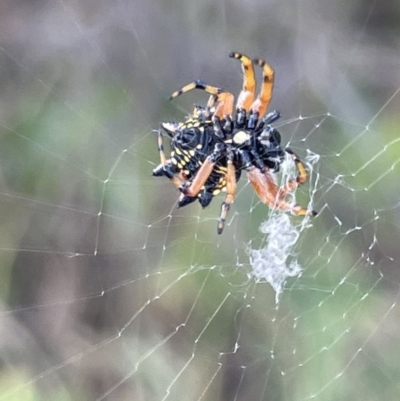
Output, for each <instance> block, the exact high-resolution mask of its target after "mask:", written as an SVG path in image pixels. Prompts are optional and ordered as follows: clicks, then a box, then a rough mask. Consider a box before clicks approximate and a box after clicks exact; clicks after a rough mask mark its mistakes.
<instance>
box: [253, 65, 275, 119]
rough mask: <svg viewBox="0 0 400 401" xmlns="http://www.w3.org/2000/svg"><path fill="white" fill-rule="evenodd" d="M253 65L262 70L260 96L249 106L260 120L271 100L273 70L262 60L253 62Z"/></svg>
mask: <svg viewBox="0 0 400 401" xmlns="http://www.w3.org/2000/svg"><path fill="white" fill-rule="evenodd" d="M254 63H255V64H257V65H259V66H260V67H261V68H262V69H263V82H262V84H261V90H260V94H259V95H258V97H257V99H256V100H255V101H254V102H253V104H252V105H251V111H252V112H253V113H258V117H259V118H261V117H262V116H263V115H264V114H265V112H266V111H267V108H268V105H269V103H270V102H271V98H272V89H273V87H274V70H273V69H272V67H271V66H270V65H269V64H267V63H266V62H265V61H264V60H258V59H256V60H254Z"/></svg>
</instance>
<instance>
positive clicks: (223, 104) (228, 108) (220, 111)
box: [214, 92, 234, 120]
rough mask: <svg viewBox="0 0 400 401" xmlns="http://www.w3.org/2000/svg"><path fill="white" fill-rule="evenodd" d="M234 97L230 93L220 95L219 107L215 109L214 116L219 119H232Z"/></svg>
mask: <svg viewBox="0 0 400 401" xmlns="http://www.w3.org/2000/svg"><path fill="white" fill-rule="evenodd" d="M233 99H234V97H233V95H232V93H229V92H223V93H221V94H220V95H218V102H219V103H218V105H217V107H216V108H215V112H214V116H216V117H218V118H219V119H221V120H222V119H224V118H228V117H229V118H230V117H231V115H232V111H233Z"/></svg>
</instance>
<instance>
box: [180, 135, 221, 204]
mask: <svg viewBox="0 0 400 401" xmlns="http://www.w3.org/2000/svg"><path fill="white" fill-rule="evenodd" d="M224 150H225V146H224V145H223V144H222V143H217V144H216V145H215V148H214V151H213V152H212V153H211V154H210V155H209V156H208V157H207V158H206V159H205V160H204V162H203V164H202V165H201V167H200V168H199V170H198V171H197V173H196V175H195V176H194V178H193V180H191V181H186V182H184V183H183V184H182V183H181V185H180V186H179V190H180V191H181V192H182V193H183V194H184V195H187V196H190V197H193V196H197V195H198V193H199V192H200V191H201V189H202V188H203V186H204V184H205V183H206V181H207V179H208V178H209V177H210V175H211V173H212V171H213V169H214V166H215V163H216V162H217V161H218V159H220V157H221V156H222V152H223V151H224Z"/></svg>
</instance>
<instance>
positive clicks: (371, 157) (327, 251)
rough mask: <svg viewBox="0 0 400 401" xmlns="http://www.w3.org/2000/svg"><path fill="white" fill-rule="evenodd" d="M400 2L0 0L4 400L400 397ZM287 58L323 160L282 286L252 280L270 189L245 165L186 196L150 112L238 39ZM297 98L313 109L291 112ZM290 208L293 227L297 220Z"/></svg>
mask: <svg viewBox="0 0 400 401" xmlns="http://www.w3.org/2000/svg"><path fill="white" fill-rule="evenodd" d="M399 17H400V6H399V5H398V4H397V2H395V1H386V2H384V3H379V4H377V3H376V2H374V1H369V0H368V1H367V0H365V1H353V2H346V1H344V0H335V1H328V0H323V1H317V0H306V1H302V2H300V1H294V0H284V1H280V2H270V1H267V2H265V1H261V0H248V1H245V2H237V1H229V2H226V1H225V2H221V1H217V2H213V1H211V0H205V1H202V2H195V1H192V0H189V1H186V2H185V1H181V0H174V1H170V2H168V3H166V2H162V1H159V0H153V1H141V0H120V1H118V2H110V1H98V0H96V1H94V0H89V1H83V0H78V1H74V2H69V1H66V0H59V1H56V2H49V1H44V0H43V1H35V2H31V1H26V0H19V1H13V0H6V1H4V2H3V3H2V5H1V6H0V84H1V88H2V90H1V94H0V185H1V189H0V221H1V230H0V269H1V274H2V280H1V283H0V289H1V292H0V300H1V303H2V309H3V312H2V318H1V320H0V322H1V326H0V330H1V335H0V358H1V365H0V369H1V373H2V374H1V376H0V399H6V400H32V401H36V400H43V399H46V400H57V401H58V400H60V401H64V400H95V399H99V400H100V399H107V400H117V399H118V400H128V399H129V400H130V399H135V400H162V399H165V397H166V398H167V399H168V398H169V399H171V400H172V399H177V400H181V399H185V400H188V399H193V400H198V399H202V400H217V399H218V400H233V399H237V400H254V399H257V400H285V401H286V400H288V401H289V400H293V401H294V400H300V399H311V398H313V399H320V400H338V399H342V400H344V399H346V400H347V399H354V400H393V399H396V398H398V394H399V385H398V383H399V377H400V368H399V366H398V360H399V357H400V349H399V347H398V343H399V342H398V341H399V333H398V322H399V314H400V308H399V306H398V305H397V303H396V302H397V297H398V291H399V282H400V277H399V273H398V268H399V261H400V252H399V247H398V243H399V239H400V233H399V211H400V208H399V200H398V194H399V189H398V188H399V186H398V171H399V164H400V163H399V160H400V156H399V155H400V152H399V146H400V140H399V135H398V127H399V113H398V110H399V108H400V95H398V91H399V88H400V69H399V68H398V65H399V62H400V57H399V54H400V53H399V50H400V39H399V38H400V36H399V33H400V32H399V30H400V24H399V23H398V21H399ZM232 50H235V51H241V52H244V53H246V54H249V55H250V56H252V57H260V58H265V59H267V60H268V62H270V63H271V64H272V65H273V66H274V68H275V71H276V81H275V92H274V99H273V102H272V105H271V107H272V108H276V109H279V110H280V111H281V113H282V116H283V118H282V120H283V121H282V122H280V123H279V124H278V125H279V130H280V132H281V133H282V136H283V138H284V140H285V141H287V142H290V146H291V147H292V148H293V149H294V150H295V151H296V152H298V153H299V154H300V156H301V157H302V158H304V157H305V156H306V150H307V149H309V150H310V151H312V152H315V153H317V154H319V155H320V156H321V157H320V160H319V162H318V164H317V167H316V169H315V171H314V172H313V174H312V176H311V183H310V184H307V185H306V188H305V189H302V191H299V192H301V193H299V195H298V196H299V201H300V200H301V202H302V203H304V204H305V203H306V202H307V200H308V199H309V197H310V195H311V194H312V195H313V196H314V198H313V199H314V201H315V208H316V209H317V210H319V211H320V214H319V216H318V217H317V218H316V219H315V221H314V222H313V227H312V228H309V229H305V230H304V231H303V232H302V235H301V237H300V240H299V243H298V246H297V247H296V248H295V249H294V253H295V255H293V257H296V258H298V260H299V261H300V263H301V264H302V266H304V267H305V270H304V272H303V274H302V275H301V276H300V277H297V278H293V279H291V280H289V281H288V283H287V285H286V287H285V289H284V292H283V295H282V297H281V299H280V303H279V304H278V305H276V304H275V294H274V292H273V290H272V288H270V286H269V285H268V284H266V283H257V282H255V281H254V280H253V279H252V278H251V277H249V275H248V274H249V271H250V266H249V260H248V254H247V248H248V246H249V244H250V246H259V245H261V244H263V243H265V241H267V240H268V239H267V238H265V237H263V236H262V235H261V234H260V233H259V231H258V227H259V224H260V223H261V221H262V220H263V219H265V218H266V216H267V213H268V211H267V210H266V207H265V206H264V205H262V204H260V202H258V201H257V200H256V199H255V195H254V192H253V191H252V189H251V188H250V186H249V185H248V184H247V183H246V182H245V181H246V179H245V178H242V180H241V182H240V185H239V191H238V192H239V196H238V198H237V200H236V201H235V204H234V206H233V207H232V210H231V212H230V219H229V222H228V224H227V227H226V229H225V232H224V234H223V235H222V236H220V237H218V236H217V234H216V232H215V231H216V230H215V228H216V216H218V214H219V209H220V201H222V198H217V199H216V200H215V201H214V202H213V203H212V204H211V205H210V207H209V208H207V210H202V209H201V208H200V206H199V205H197V204H196V205H190V206H188V207H187V208H184V209H182V210H181V209H179V210H176V209H175V206H176V204H175V201H176V198H177V192H176V190H175V188H174V187H173V185H171V184H170V183H169V182H167V180H162V179H157V178H153V177H151V171H152V169H153V168H154V166H155V165H157V164H158V159H159V156H158V154H157V146H156V135H155V133H154V132H153V130H156V129H157V128H158V126H159V122H160V121H170V120H181V119H182V118H183V116H184V115H185V114H187V113H188V112H190V110H191V108H192V104H193V103H202V102H203V101H205V99H206V96H205V95H204V94H202V93H199V92H193V93H188V94H185V96H184V97H182V98H179V99H176V100H175V101H174V102H168V100H167V99H168V97H169V95H170V93H171V92H173V91H175V90H176V89H178V88H180V87H181V86H182V85H184V84H186V83H188V82H190V81H192V80H194V79H196V78H202V79H204V80H206V81H207V82H209V83H210V84H216V85H219V86H222V87H224V88H227V89H228V90H230V91H232V92H233V93H235V94H237V93H238V91H239V90H240V85H241V75H240V68H239V64H238V63H235V62H234V61H232V60H230V59H228V57H227V55H228V54H229V52H230V51H232ZM300 116H303V117H304V118H300ZM294 221H295V222H296V223H298V224H300V220H299V219H295V218H294Z"/></svg>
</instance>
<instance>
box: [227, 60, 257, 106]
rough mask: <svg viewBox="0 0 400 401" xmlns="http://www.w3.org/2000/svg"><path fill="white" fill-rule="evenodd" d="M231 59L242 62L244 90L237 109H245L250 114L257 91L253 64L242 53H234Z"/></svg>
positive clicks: (237, 103) (238, 100)
mask: <svg viewBox="0 0 400 401" xmlns="http://www.w3.org/2000/svg"><path fill="white" fill-rule="evenodd" d="M229 57H231V58H235V59H238V60H240V61H241V62H242V71H243V88H242V91H241V92H240V94H239V96H238V98H237V102H236V109H238V110H243V109H244V110H246V112H248V111H250V108H251V105H252V104H253V102H254V92H255V90H256V80H255V77H254V68H253V62H252V60H251V59H250V58H249V57H247V56H245V55H244V54H241V53H234V52H232V53H230V54H229Z"/></svg>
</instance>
